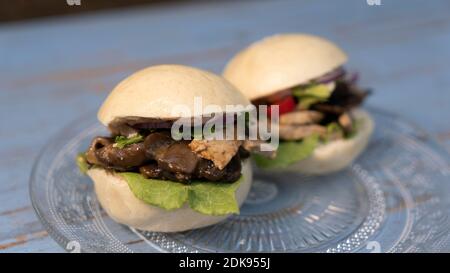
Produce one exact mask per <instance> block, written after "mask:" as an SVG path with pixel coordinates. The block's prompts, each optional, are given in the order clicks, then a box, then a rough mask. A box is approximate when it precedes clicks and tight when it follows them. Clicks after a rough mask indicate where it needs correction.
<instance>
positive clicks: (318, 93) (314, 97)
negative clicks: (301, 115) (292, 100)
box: [292, 84, 332, 109]
mask: <svg viewBox="0 0 450 273" xmlns="http://www.w3.org/2000/svg"><path fill="white" fill-rule="evenodd" d="M331 93H332V90H330V88H329V87H328V86H327V85H325V84H310V85H307V86H300V87H297V88H295V89H294V90H293V91H292V94H293V95H294V96H295V97H297V98H298V101H299V102H298V104H299V106H300V108H301V109H308V108H309V107H310V106H311V105H313V104H315V103H318V102H323V101H326V100H328V98H329V97H330V96H331Z"/></svg>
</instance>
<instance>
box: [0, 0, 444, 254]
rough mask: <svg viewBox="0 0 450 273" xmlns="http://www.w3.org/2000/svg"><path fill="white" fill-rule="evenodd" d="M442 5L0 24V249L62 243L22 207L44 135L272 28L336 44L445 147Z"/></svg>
mask: <svg viewBox="0 0 450 273" xmlns="http://www.w3.org/2000/svg"><path fill="white" fill-rule="evenodd" d="M369 2H370V1H369ZM73 8H76V7H73ZM449 14H450V1H447V0H433V1H419V0H413V1H412V0H405V1H399V0H396V1H394V0H381V5H380V6H369V5H368V4H367V3H366V1H365V0H348V1H317V0H314V1H313V0H309V1H246V2H238V1H227V2H225V1H224V2H216V1H211V2H210V3H206V2H202V3H197V4H192V3H191V4H189V5H187V4H183V5H170V6H161V5H159V6H156V7H153V6H149V7H139V8H134V9H129V10H121V11H108V12H102V13H95V14H89V15H79V16H72V17H64V18H52V19H44V20H39V21H30V22H22V23H13V24H6V25H0V120H1V129H0V251H11V252H23V251H25V252H32V251H47V252H59V251H63V249H61V248H60V247H59V246H58V245H57V244H56V243H54V242H53V241H52V239H51V238H50V237H49V236H48V234H47V232H46V231H45V230H44V229H43V227H42V225H41V224H40V223H39V221H38V219H37V218H36V216H35V214H34V211H33V208H32V207H31V204H30V200H29V195H28V180H29V176H30V172H31V168H32V165H33V162H34V160H35V158H36V156H37V154H38V153H39V151H40V149H41V148H42V146H43V145H44V144H45V143H46V142H47V140H48V138H50V137H51V136H52V135H54V134H55V133H57V132H58V130H60V129H61V128H62V127H63V126H64V125H66V124H67V123H68V122H70V121H71V120H73V119H75V118H77V117H78V116H80V115H82V114H83V113H85V112H87V111H92V110H94V109H96V108H97V107H99V105H100V104H101V102H102V100H103V99H104V98H105V96H106V95H107V94H108V91H109V90H111V88H112V87H113V86H114V85H115V84H117V83H118V81H120V80H121V79H122V78H124V77H125V76H127V75H128V74H130V73H132V72H133V71H134V70H137V69H139V68H143V67H146V66H149V65H152V64H159V63H181V64H187V65H193V66H198V67H201V68H205V69H209V70H212V71H215V72H220V71H221V69H222V68H223V66H224V63H225V61H226V60H227V59H228V58H230V57H231V56H232V55H233V54H234V53H235V52H236V51H238V50H239V49H240V48H242V47H243V46H245V45H247V44H248V43H250V42H252V41H254V40H257V39H260V38H262V37H264V36H266V35H270V34H274V33H277V32H308V33H313V34H317V35H322V36H325V37H327V38H329V39H331V40H333V41H335V42H336V43H338V44H339V45H341V46H342V47H343V48H344V49H345V50H346V51H347V52H348V53H349V55H350V62H349V66H350V67H351V68H353V69H358V70H359V71H360V72H361V75H362V84H363V85H364V86H370V87H373V88H374V90H375V93H374V95H373V96H372V97H370V100H369V104H371V105H374V106H377V107H381V108H384V109H387V110H390V111H393V112H395V113H398V114H400V115H402V116H404V117H406V118H408V119H410V120H412V121H414V122H416V123H417V124H418V125H419V126H421V127H422V128H424V129H425V130H426V131H427V132H428V134H429V135H430V136H431V137H435V138H437V139H438V140H439V141H440V142H441V143H442V144H443V147H444V149H448V150H449V151H450V16H449Z"/></svg>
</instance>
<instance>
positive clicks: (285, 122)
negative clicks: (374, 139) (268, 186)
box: [254, 68, 370, 168]
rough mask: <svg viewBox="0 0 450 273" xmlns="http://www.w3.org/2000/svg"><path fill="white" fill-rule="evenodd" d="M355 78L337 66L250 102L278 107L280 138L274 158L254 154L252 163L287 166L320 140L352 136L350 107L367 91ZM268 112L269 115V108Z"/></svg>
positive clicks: (355, 122) (353, 125) (353, 124)
mask: <svg viewBox="0 0 450 273" xmlns="http://www.w3.org/2000/svg"><path fill="white" fill-rule="evenodd" d="M356 81H357V75H356V74H353V75H349V74H347V73H346V72H345V70H344V69H343V68H338V69H336V70H333V71H332V72H330V73H328V74H326V75H324V76H322V77H319V78H317V79H314V80H312V81H310V82H308V83H306V84H302V85H299V86H295V87H292V88H289V89H287V90H283V91H280V92H277V93H275V94H273V95H271V96H268V97H264V98H261V99H258V100H256V101H254V103H255V104H256V105H277V106H278V107H279V114H280V117H279V128H278V129H279V136H280V140H281V141H280V145H279V148H278V150H277V155H276V157H275V158H274V159H270V158H267V157H261V156H258V155H256V156H255V160H256V163H257V164H258V165H259V166H260V167H264V168H270V167H288V166H289V165H291V164H293V163H295V162H297V161H299V160H302V159H305V158H306V157H308V156H309V155H311V153H312V152H313V151H314V149H315V148H316V147H317V145H320V144H321V143H327V142H329V141H334V140H338V139H346V138H351V137H352V136H354V135H355V134H356V133H357V130H358V123H359V122H360V121H358V120H356V119H355V118H353V116H352V114H351V110H352V109H354V108H356V107H358V106H360V105H361V104H362V103H363V101H364V100H365V98H366V97H367V95H368V94H369V93H370V91H369V90H363V89H360V88H359V87H358V86H357V85H356ZM269 109H270V108H269ZM268 115H269V118H270V111H269V112H268Z"/></svg>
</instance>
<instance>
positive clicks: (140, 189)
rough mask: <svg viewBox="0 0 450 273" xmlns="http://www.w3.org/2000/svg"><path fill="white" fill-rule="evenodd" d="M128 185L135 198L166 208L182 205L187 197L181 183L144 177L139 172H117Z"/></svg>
mask: <svg viewBox="0 0 450 273" xmlns="http://www.w3.org/2000/svg"><path fill="white" fill-rule="evenodd" d="M119 175H120V176H122V177H123V178H124V179H125V180H126V181H127V182H128V186H130V189H131V191H132V192H133V194H134V196H136V198H138V199H140V200H142V201H144V202H146V203H148V204H150V205H154V206H157V207H160V208H164V209H167V210H172V209H178V208H180V207H182V206H183V204H184V203H185V202H186V200H187V197H188V189H187V188H186V187H185V185H183V184H181V183H175V182H170V181H163V180H158V179H146V178H144V177H143V176H142V175H141V174H139V173H131V172H126V173H119Z"/></svg>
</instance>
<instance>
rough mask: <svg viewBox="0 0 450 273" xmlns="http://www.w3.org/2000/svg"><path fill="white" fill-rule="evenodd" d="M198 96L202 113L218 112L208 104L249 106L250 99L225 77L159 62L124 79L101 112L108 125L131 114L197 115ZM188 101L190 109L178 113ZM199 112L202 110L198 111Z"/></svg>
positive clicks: (153, 116)
mask: <svg viewBox="0 0 450 273" xmlns="http://www.w3.org/2000/svg"><path fill="white" fill-rule="evenodd" d="M194 97H201V99H202V108H201V109H200V113H199V115H205V114H210V113H217V111H215V110H214V109H211V107H209V108H208V107H207V106H208V105H217V106H219V107H221V108H222V109H223V112H226V108H225V106H226V105H243V106H247V105H249V104H250V101H249V100H248V99H247V98H246V97H245V96H244V95H243V94H242V93H241V92H239V91H238V90H237V89H236V88H235V87H234V86H233V85H232V84H230V83H229V82H228V81H227V80H225V79H224V78H222V77H220V76H218V75H215V74H213V73H211V72H208V71H204V70H201V69H197V68H193V67H188V66H183V65H158V66H151V67H148V68H145V69H142V70H140V71H138V72H136V73H134V74H132V75H131V76H129V77H128V78H126V79H124V80H123V81H122V82H120V83H119V84H118V85H117V86H116V87H115V88H114V89H113V90H112V92H111V93H110V94H109V96H108V97H107V98H106V100H105V101H104V102H103V105H102V106H101V107H100V110H99V112H98V115H97V116H98V119H99V120H100V122H101V123H103V124H104V125H108V124H110V123H111V122H112V121H113V120H115V119H121V118H127V117H141V118H155V119H168V120H171V119H177V118H180V117H193V116H195V115H194V113H195V112H194ZM178 105H184V106H185V108H186V107H187V110H190V114H189V113H180V112H178V113H174V112H173V109H174V107H175V106H178ZM197 112H198V111H197Z"/></svg>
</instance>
